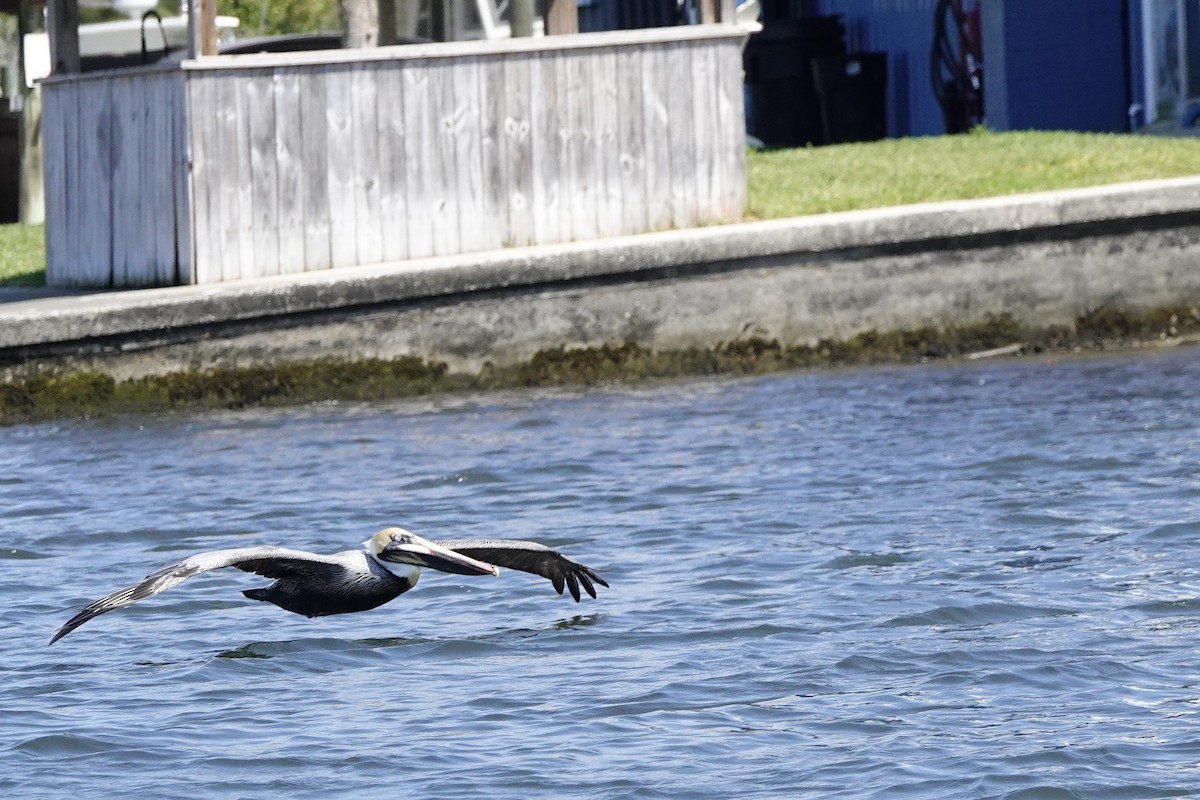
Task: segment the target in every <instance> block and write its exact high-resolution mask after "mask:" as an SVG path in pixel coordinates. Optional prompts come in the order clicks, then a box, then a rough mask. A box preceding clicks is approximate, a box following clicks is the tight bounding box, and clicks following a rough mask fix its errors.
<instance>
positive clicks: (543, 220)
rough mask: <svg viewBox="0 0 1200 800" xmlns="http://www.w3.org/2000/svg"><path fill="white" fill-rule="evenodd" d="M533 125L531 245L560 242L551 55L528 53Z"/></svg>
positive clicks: (558, 143)
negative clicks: (532, 233) (531, 72)
mask: <svg viewBox="0 0 1200 800" xmlns="http://www.w3.org/2000/svg"><path fill="white" fill-rule="evenodd" d="M530 56H531V65H530V66H531V67H532V69H533V74H532V75H531V76H530V77H531V78H533V80H534V83H533V84H531V89H530V91H531V97H530V103H531V111H532V114H531V116H532V119H533V126H532V130H531V135H532V136H533V230H534V244H547V243H550V242H561V241H562V240H563V239H562V236H563V234H562V231H563V226H562V202H561V182H560V179H561V176H562V169H561V165H562V158H561V151H562V139H561V136H562V133H563V130H562V126H561V123H560V119H559V117H560V116H561V114H560V111H559V109H560V107H561V106H563V105H565V104H564V103H563V102H562V101H561V99H560V98H561V94H560V91H559V80H558V69H557V64H556V59H555V56H554V54H553V53H545V52H542V53H531V54H530Z"/></svg>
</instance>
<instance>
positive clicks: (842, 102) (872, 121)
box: [812, 53, 887, 144]
mask: <svg viewBox="0 0 1200 800" xmlns="http://www.w3.org/2000/svg"><path fill="white" fill-rule="evenodd" d="M812 68H813V79H814V82H815V86H816V92H817V97H818V99H819V102H820V107H821V126H822V135H823V136H824V140H825V143H826V144H839V143H841V142H873V141H876V140H878V139H882V138H884V137H886V136H887V54H886V53H854V54H851V55H848V56H845V57H842V58H814V59H813V63H812Z"/></svg>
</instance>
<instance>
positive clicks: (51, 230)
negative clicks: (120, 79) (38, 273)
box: [37, 84, 74, 286]
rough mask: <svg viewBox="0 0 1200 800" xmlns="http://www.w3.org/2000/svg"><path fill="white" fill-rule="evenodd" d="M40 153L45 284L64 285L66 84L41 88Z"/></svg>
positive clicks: (70, 119) (68, 118)
mask: <svg viewBox="0 0 1200 800" xmlns="http://www.w3.org/2000/svg"><path fill="white" fill-rule="evenodd" d="M37 91H40V92H41V93H42V153H43V158H44V160H45V167H44V168H43V172H42V174H43V181H44V182H45V203H46V228H45V237H46V283H47V284H48V285H50V286H58V285H62V284H63V283H65V282H66V280H67V279H68V278H67V272H68V270H69V268H70V261H69V258H68V255H67V241H66V237H67V231H68V230H69V229H70V228H69V225H70V216H69V210H68V208H67V190H66V183H67V174H68V173H67V149H66V135H67V126H68V125H70V124H72V123H73V116H74V114H73V110H69V106H68V100H69V97H70V93H71V87H70V86H69V85H66V84H56V85H49V86H42V87H41V88H40V89H38V90H37Z"/></svg>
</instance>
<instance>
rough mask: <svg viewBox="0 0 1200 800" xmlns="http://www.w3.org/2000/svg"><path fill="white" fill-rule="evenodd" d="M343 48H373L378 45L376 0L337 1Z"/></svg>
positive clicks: (377, 8)
mask: <svg viewBox="0 0 1200 800" xmlns="http://www.w3.org/2000/svg"><path fill="white" fill-rule="evenodd" d="M338 9H339V11H340V15H341V18H342V46H343V47H350V48H354V47H375V46H376V45H377V44H378V43H379V3H378V2H377V0H339V2H338Z"/></svg>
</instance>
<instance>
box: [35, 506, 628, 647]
mask: <svg viewBox="0 0 1200 800" xmlns="http://www.w3.org/2000/svg"><path fill="white" fill-rule="evenodd" d="M221 567H237V568H238V569H240V570H242V571H243V572H253V573H256V574H258V575H262V576H263V577H266V578H274V579H275V582H274V583H272V584H271V585H270V586H266V587H263V588H261V589H246V590H244V591H243V592H242V594H244V595H246V597H249V598H250V599H251V600H262V601H264V602H267V603H273V604H274V605H277V606H279V607H280V608H282V609H283V610H285V611H291V612H293V613H296V614H303V615H304V616H306V617H323V616H327V615H329V614H349V613H351V612H353V611H367V610H369V609H372V608H376V607H378V606H381V605H383V604H384V603H387V602H389V601H391V600H395V599H396V598H397V597H399V596H400V595H402V594H404V593H405V592H407V591H408V590H409V589H411V588H412V587H414V586H416V585H417V578H418V577H420V574H421V569H420V568H421V567H428V568H429V569H436V570H439V571H440V572H452V573H454V574H456V575H499V574H500V569H499V567H507V568H509V569H516V570H520V571H522V572H531V573H533V574H534V575H541V576H542V577H543V578H549V579H550V582H551V583H552V584H554V588H555V590H556V591H557V592H558V593H559V594H562V593H563V588H564V587H565V588H567V589H569V590H570V592H571V596H572V597H574V598H575V602H577V603H578V602H579V587H580V586H582V587H583V590H584V591H585V592H587V593H588V594H589V595H591V596H592V597H595V596H596V587H595V585H594V584H595V583H598V584H600V585H601V586H604V587H605V588H607V587H608V584H607V583H605V582H604V580H603V579H602V578H601V577H600V576H599V575H597V574H596V573H595V572H593V571H592V570H591V569H590V568H588V567H585V566H584V565H583V564H579V563H576V562H575V561H572V560H571V559H569V558H567V557H566V556H564V555H563V554H562V553H559V552H557V551H554V550H551V549H550V548H549V547H546V546H544V545H540V544H538V543H537V542H522V541H518V540H516V539H452V540H447V541H437V542H432V541H429V540H427V539H422V538H421V537H420V536H417V535H416V534H415V533H409V532H408V531H406V530H404V529H403V528H384V529H383V530H381V531H380V532H379V533H377V534H375V535H374V536H372V537H371V538H370V539H367V540H366V541H365V542H363V543H362V549H361V550H346V551H343V552H341V553H334V554H333V555H328V556H326V555H318V554H317V553H306V552H304V551H303V550H288V549H286V548H283V547H272V546H269V545H267V546H262V547H236V548H233V549H230V550H211V551H209V552H207V553H197V554H196V555H194V556H189V557H188V558H185V559H183V560H182V561H177V562H175V563H174V564H168V565H167V566H165V567H163V568H162V569H159V570H156V571H154V572H151V573H150V574H149V575H147V576H146V577H145V578H144V579H143V580H142V581H141V582H140V583H136V584H134V585H133V586H129V587H127V588H125V589H121V590H119V591H116V592H113V593H112V594H110V595H108V596H106V597H101V598H100V599H99V600H97V601H96V602H94V603H92V604H91V605H89V606H88V607H87V608H85V609H83V610H82V611H80V612H79V613H78V614H76V615H75V616H73V617H71V618H70V619H69V620H67V621H66V623H65V624H64V625H63V626H62V627H61V628H59V629H58V631H57V632H56V633H55V634H54V637H53V638H52V639H51V640H50V644H54V643H55V642H57V641H58V640H59V639H61V638H62V637H64V636H66V635H67V634H68V633H70V632H71V631H73V630H75V629H76V628H78V627H79V626H80V625H82V624H83V623H85V622H87V621H88V620H90V619H92V618H93V617H98V616H100V615H101V614H104V613H105V612H108V611H112V610H113V609H116V608H122V607H124V606H127V605H129V604H131V603H136V602H137V601H138V600H145V599H146V598H147V597H153V596H154V595H156V594H158V593H159V592H165V591H166V590H167V589H170V588H171V587H172V586H176V585H178V584H180V583H183V582H184V581H185V580H187V579H188V578H190V577H192V576H193V575H199V574H200V573H201V572H208V571H209V570H214V569H220V568H221Z"/></svg>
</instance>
